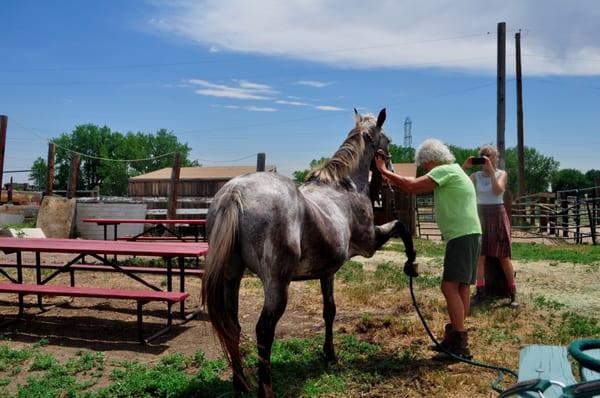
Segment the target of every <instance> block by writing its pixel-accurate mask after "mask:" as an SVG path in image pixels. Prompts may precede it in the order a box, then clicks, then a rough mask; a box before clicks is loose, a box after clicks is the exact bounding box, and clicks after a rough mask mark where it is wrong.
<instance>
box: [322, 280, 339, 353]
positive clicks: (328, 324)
mask: <svg viewBox="0 0 600 398" xmlns="http://www.w3.org/2000/svg"><path fill="white" fill-rule="evenodd" d="M333 280H334V275H329V276H325V277H323V278H321V293H322V294H323V319H325V344H323V353H324V354H325V361H327V362H335V361H336V357H335V349H334V348H333V320H334V319H335V301H334V299H333Z"/></svg>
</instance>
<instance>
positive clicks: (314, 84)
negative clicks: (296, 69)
mask: <svg viewBox="0 0 600 398" xmlns="http://www.w3.org/2000/svg"><path fill="white" fill-rule="evenodd" d="M296 84H300V85H301V86H310V87H316V88H323V87H326V86H329V85H330V84H331V83H329V82H320V81H317V80H299V81H297V82H296Z"/></svg>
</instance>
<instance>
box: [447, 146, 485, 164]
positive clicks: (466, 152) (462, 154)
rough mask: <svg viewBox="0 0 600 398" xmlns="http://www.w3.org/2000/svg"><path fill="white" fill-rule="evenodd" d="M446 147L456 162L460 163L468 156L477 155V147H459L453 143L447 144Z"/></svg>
mask: <svg viewBox="0 0 600 398" xmlns="http://www.w3.org/2000/svg"><path fill="white" fill-rule="evenodd" d="M448 149H450V152H452V154H453V155H454V157H455V158H456V163H458V164H459V165H462V164H463V163H464V162H465V160H467V159H468V158H469V156H479V148H461V147H458V146H455V145H448Z"/></svg>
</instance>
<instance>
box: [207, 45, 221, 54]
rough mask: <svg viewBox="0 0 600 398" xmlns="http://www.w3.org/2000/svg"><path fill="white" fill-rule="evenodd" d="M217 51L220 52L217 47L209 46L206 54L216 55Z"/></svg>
mask: <svg viewBox="0 0 600 398" xmlns="http://www.w3.org/2000/svg"><path fill="white" fill-rule="evenodd" d="M219 51H220V50H219V47H217V46H210V47H209V48H208V52H209V53H218V52H219Z"/></svg>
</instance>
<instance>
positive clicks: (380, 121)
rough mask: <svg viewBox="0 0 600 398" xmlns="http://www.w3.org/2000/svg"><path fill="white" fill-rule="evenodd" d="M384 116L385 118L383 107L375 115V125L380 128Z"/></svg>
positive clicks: (383, 121)
mask: <svg viewBox="0 0 600 398" xmlns="http://www.w3.org/2000/svg"><path fill="white" fill-rule="evenodd" d="M385 118H386V114H385V108H383V109H382V110H381V111H380V112H379V116H377V127H379V128H381V126H383V123H385Z"/></svg>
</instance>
